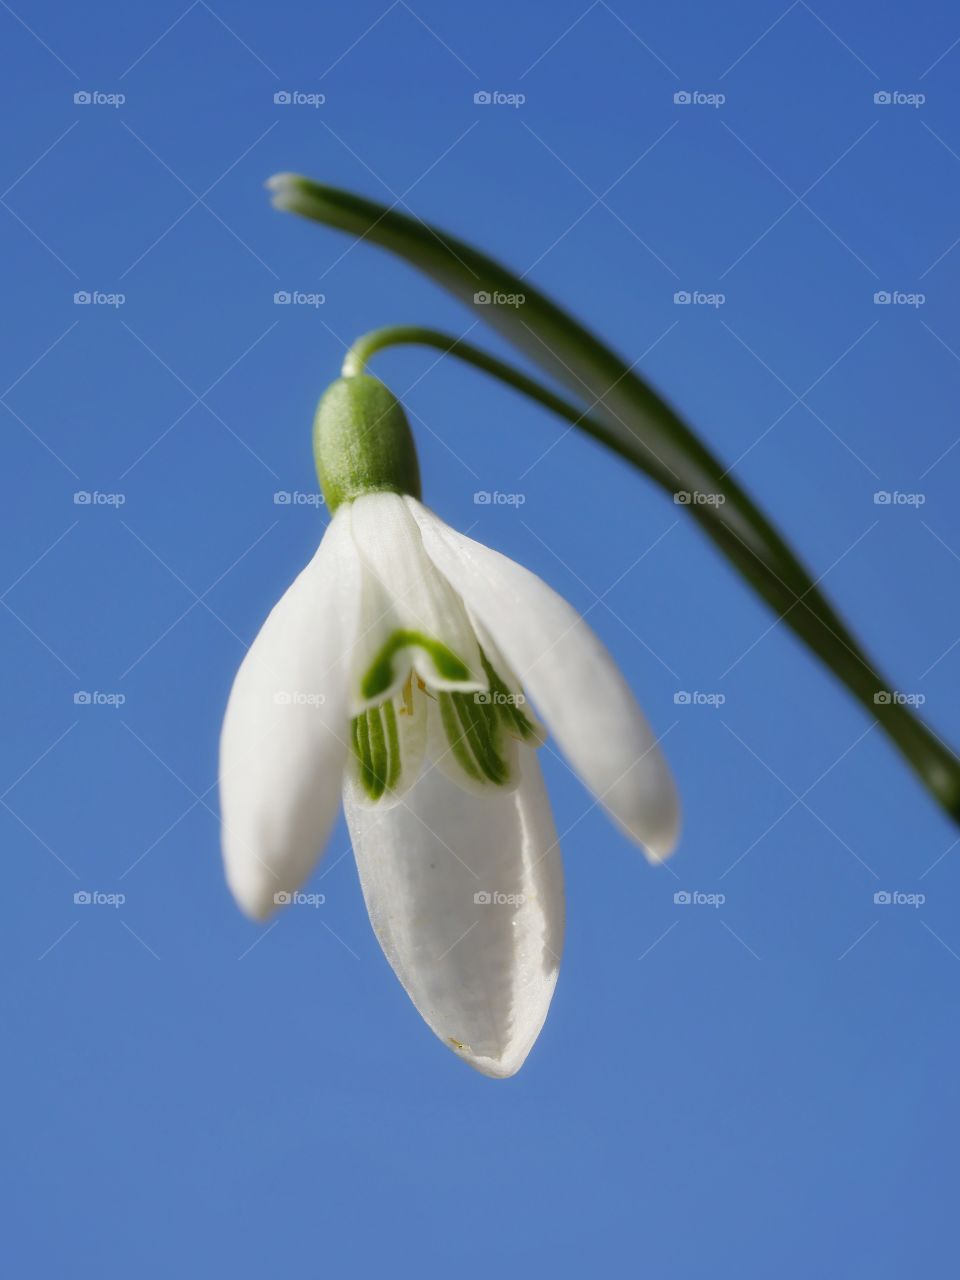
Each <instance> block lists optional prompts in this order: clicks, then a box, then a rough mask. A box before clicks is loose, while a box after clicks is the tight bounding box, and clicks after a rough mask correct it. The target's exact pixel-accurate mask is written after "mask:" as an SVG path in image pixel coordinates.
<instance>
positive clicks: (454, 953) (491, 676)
mask: <svg viewBox="0 0 960 1280" xmlns="http://www.w3.org/2000/svg"><path fill="white" fill-rule="evenodd" d="M524 689H525V690H526V691H527V692H529V694H530V697H531V698H532V700H533V702H534V704H535V705H536V707H537V708H538V711H539V713H540V715H541V716H542V717H543V720H544V721H545V723H546V724H547V725H548V726H549V728H550V730H551V732H552V733H553V736H554V738H555V739H556V741H557V743H558V745H559V747H560V749H561V750H562V751H563V753H564V755H565V756H566V758H567V760H568V761H569V763H570V765H571V766H572V767H573V769H575V770H576V772H577V773H578V774H579V775H580V777H581V778H582V779H583V781H584V782H585V783H586V785H587V786H588V787H589V788H590V790H591V791H592V792H593V793H594V795H595V796H596V797H597V799H598V800H599V801H600V802H601V803H602V804H603V805H604V806H605V807H606V809H607V810H608V811H609V813H610V814H611V815H612V816H613V817H614V818H615V819H616V820H617V822H618V823H619V824H620V826H621V827H622V828H623V829H624V830H625V831H626V832H627V833H628V834H629V835H630V836H631V837H633V839H635V840H636V841H637V842H638V843H639V844H640V845H642V846H643V848H644V850H645V851H646V853H647V855H648V857H649V858H651V859H652V860H659V859H662V858H665V857H667V856H668V855H669V853H670V852H671V850H672V848H673V845H674V842H675V839H676V834H677V826H678V804H677V799H676V794H675V791H674V787H673V782H672V780H671V777H670V774H669V772H668V770H667V767H666V765H665V763H664V761H663V758H662V756H661V754H660V751H659V749H658V747H657V745H656V743H655V741H654V739H653V736H652V734H651V731H650V729H649V727H648V725H647V722H646V720H645V719H644V716H643V713H642V712H641V711H640V708H639V707H638V706H637V704H636V702H635V701H634V698H633V695H632V694H631V692H630V689H629V687H628V686H627V684H626V682H625V680H624V678H623V677H622V675H621V674H620V672H619V671H618V669H617V668H616V666H615V665H614V663H613V661H612V660H611V658H610V656H609V655H608V654H607V652H606V651H605V649H604V648H603V646H602V645H601V643H600V641H599V640H598V639H597V637H596V636H595V635H594V634H593V632H592V631H591V630H590V629H589V627H588V626H587V625H586V623H585V622H584V621H583V619H582V618H580V617H579V615H578V614H577V613H576V611H575V610H574V609H573V608H572V607H571V606H570V605H569V604H567V603H566V601H564V600H563V599H561V597H559V596H558V595H557V594H556V593H555V592H554V591H552V590H551V589H550V588H549V587H548V586H546V584H545V583H543V582H542V581H541V580H540V579H539V578H537V577H536V576H535V575H534V574H532V573H530V572H528V571H527V570H526V569H523V568H521V566H520V565H518V564H515V563H514V562H513V561H511V560H508V559H507V558H506V557H504V556H502V555H499V554H498V553H497V552H495V551H491V550H489V549H487V548H486V547H484V546H481V545H480V544H479V543H477V542H473V541H472V540H471V539H469V538H466V537H463V536H462V535H460V534H458V533H456V532H454V531H453V530H452V529H451V528H449V526H447V525H446V524H445V523H444V522H443V521H442V520H440V519H439V518H438V517H437V516H435V515H434V514H433V513H432V512H431V511H429V510H428V509H427V508H426V507H424V506H423V505H422V504H421V503H420V502H418V501H417V500H416V499H415V498H412V497H401V496H400V495H398V494H396V493H386V492H384V493H370V494H366V495H364V496H362V497H359V498H357V499H356V500H355V501H352V502H349V501H348V502H344V503H343V504H342V505H341V506H340V507H338V509H337V511H336V514H335V515H334V516H333V519H332V521H331V523H330V526H329V527H328V529H327V532H326V534H325V535H324V538H323V540H322V542H321V544H320V548H319V550H318V551H317V554H316V555H315V557H314V558H313V560H312V561H311V562H310V564H308V565H307V567H306V568H305V569H304V570H303V572H302V573H301V574H300V576H299V577H298V578H297V579H296V581H295V582H294V583H293V585H292V586H291V587H290V589H289V590H288V591H287V592H286V594H285V595H284V596H283V598H282V599H281V600H280V602H279V603H278V604H277V606H276V607H275V608H274V610H273V612H272V613H271V614H270V616H269V617H268V618H267V620H266V622H265V623H264V625H263V628H262V630H261V631H260V634H259V636H258V637H257V639H256V640H255V641H254V643H253V645H252V646H251V648H250V650H249V652H248V654H247V656H246V658H245V659H244V662H243V664H242V666H241V668H240V671H239V673H238V674H237V678H236V682H235V684H234V687H233V691H232V693H231V696H230V702H229V706H228V708H227V714H226V719H225V722H224V726H223V737H222V742H221V767H220V786H221V800H222V812H223V823H224V828H223V847H224V857H225V862H226V873H227V879H228V881H229V884H230V888H231V889H232V891H233V894H234V896H235V897H236V899H237V901H238V903H239V904H240V906H241V907H242V908H243V909H244V910H245V911H246V912H247V913H248V914H249V915H251V916H253V917H254V918H256V919H263V918H264V917H266V916H267V915H268V914H269V913H270V912H271V911H272V910H273V909H274V907H275V905H276V904H277V903H282V902H285V901H289V895H291V894H293V893H294V892H295V891H296V890H297V889H299V887H300V886H301V885H302V884H303V883H304V881H305V880H306V878H307V877H308V875H309V874H310V872H311V870H312V869H313V867H314V865H315V863H316V861H317V859H318V857H319V854H320V852H321V850H322V848H323V846H324V844H325V843H326V840H327V837H328V835H329V832H330V828H331V826H332V825H333V822H334V820H335V818H336V815H337V812H338V809H339V803H340V797H341V791H342V795H343V804H344V809H345V811H346V818H347V824H348V827H349V830H350V836H351V839H352V842H353V848H354V852H355V854H356V859H357V866H358V868H359V872H360V880H361V884H362V886H363V893H364V897H365V899H366V904H367V909H368V911H369V913H370V919H371V922H372V924H373V927H374V930H375V931H376V934H377V937H378V939H379V940H380V944H381V946H382V947H383V950H384V952H385V954H386V956H387V959H388V960H389V961H390V964H391V965H392V966H393V968H394V970H395V972H396V974H397V976H398V978H399V979H400V981H401V982H402V983H403V985H404V987H405V988H406V990H407V992H408V994H409V996H410V998H411V999H412V1000H413V1002H414V1004H415V1005H416V1006H417V1008H418V1009H419V1011H420V1013H421V1014H422V1015H423V1017H424V1018H425V1019H426V1021H427V1022H428V1024H429V1025H430V1027H431V1028H432V1029H433V1031H434V1032H436V1034H437V1035H438V1036H439V1037H440V1038H441V1039H442V1040H443V1041H444V1042H445V1043H446V1044H447V1045H448V1046H450V1047H452V1048H453V1049H455V1050H456V1051H457V1052H458V1053H459V1054H460V1055H461V1056H462V1057H463V1058H464V1059H465V1060H466V1061H467V1062H469V1063H470V1064H471V1065H472V1066H474V1067H476V1068H477V1069H478V1070H479V1071H482V1072H484V1073H485V1074H487V1075H491V1076H509V1075H512V1074H513V1073H514V1072H516V1071H517V1070H518V1069H519V1067H520V1066H521V1064H522V1063H523V1061H524V1059H525V1058H526V1056H527V1054H528V1052H529V1051H530V1048H531V1046H532V1045H533V1042H534V1041H535V1039H536V1037H537V1035H538V1034H539V1032H540V1029H541V1027H542V1025H543V1022H544V1019H545V1017H546V1014H547V1009H548V1006H549V1004H550V999H551V996H552V994H553V989H554V986H555V984H556V980H557V971H558V967H559V964H560V954H561V950H562V945H563V914H564V909H563V873H562V867H561V861H560V850H559V847H558V844H557V837H556V832H555V829H554V824H553V819H552V816H551V812H550V806H549V802H548V800H547V797H546V794H545V792H544V787H543V782H542V779H541V775H540V767H539V764H538V762H537V757H536V747H537V746H538V745H539V744H540V742H541V741H542V731H541V730H540V728H539V725H538V724H537V723H536V721H535V720H534V718H533V716H532V715H531V713H530V710H529V708H528V706H527V704H526V701H525V698H524V694H523V690H524Z"/></svg>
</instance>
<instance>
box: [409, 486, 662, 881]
mask: <svg viewBox="0 0 960 1280" xmlns="http://www.w3.org/2000/svg"><path fill="white" fill-rule="evenodd" d="M405 501H406V503H407V506H408V507H409V509H410V511H411V513H412V514H413V516H414V518H415V519H416V521H417V523H418V524H419V526H420V530H421V533H422V534H423V543H424V547H425V548H426V551H427V554H428V555H429V556H430V558H431V560H432V561H433V562H434V564H435V565H436V566H437V568H438V569H439V570H440V572H441V573H442V574H443V575H444V577H445V578H446V579H447V581H448V582H449V583H450V584H451V586H452V587H453V588H454V589H455V590H456V591H457V592H458V593H459V594H460V596H461V597H462V598H463V600H464V601H465V602H466V604H467V607H468V608H469V610H470V611H471V613H473V614H474V615H475V616H476V617H477V618H478V619H479V620H480V621H481V623H482V624H483V626H484V627H485V628H486V629H487V630H488V631H489V632H490V634H491V635H492V636H493V637H494V639H495V641H496V643H497V645H498V646H499V648H500V650H501V651H502V653H503V655H504V657H505V658H506V660H507V662H509V664H510V666H511V667H512V668H513V670H514V671H515V672H516V673H517V676H518V677H519V678H520V680H522V682H523V685H524V687H525V688H526V690H527V692H528V693H529V695H530V697H531V698H532V699H533V702H534V705H535V706H536V707H537V708H538V710H539V712H540V714H541V716H542V717H543V719H544V721H545V723H546V725H547V728H548V729H549V730H550V731H551V733H552V734H553V735H554V737H555V738H556V740H557V742H558V744H559V746H560V749H561V750H562V751H563V753H564V755H565V756H566V757H567V759H568V760H569V762H570V764H571V766H572V767H573V768H574V769H575V770H576V772H577V773H578V774H579V775H580V777H581V778H582V779H583V781H584V782H585V784H586V785H587V786H588V787H589V788H590V790H591V791H592V792H593V794H594V795H595V796H596V797H597V799H598V800H599V801H600V802H601V803H602V804H603V805H604V807H605V808H606V809H607V811H608V812H609V813H610V814H611V816H612V817H613V818H615V819H616V821H617V822H618V823H619V824H620V825H621V826H622V827H623V829H624V830H625V831H626V832H627V834H628V835H630V836H631V837H632V838H633V839H634V840H636V841H637V843H639V844H640V845H641V846H642V847H643V849H644V851H645V853H646V854H647V856H648V857H649V858H650V859H651V861H655V862H657V861H662V860H663V859H665V858H667V857H669V855H670V854H671V853H672V852H673V849H674V846H675V844H676V841H677V836H678V833H679V826H680V805H679V800H678V798H677V793H676V788H675V787H674V784H673V779H672V777H671V775H670V771H669V769H668V767H667V764H666V761H665V760H664V758H663V756H662V754H661V752H660V749H659V747H658V746H657V743H656V739H655V738H654V736H653V733H652V731H651V729H650V726H649V724H648V723H647V720H646V717H645V716H644V714H643V712H642V711H641V710H640V707H639V706H638V705H637V702H636V699H635V698H634V696H633V694H632V692H631V690H630V686H629V685H628V684H627V682H626V680H625V679H624V678H623V676H622V675H621V673H620V670H619V668H618V667H617V665H616V663H615V662H614V661H613V659H612V658H611V657H610V655H609V653H608V652H607V650H606V649H605V648H604V646H603V644H602V643H601V641H600V640H599V639H598V637H597V636H596V635H595V634H594V632H593V631H592V630H591V628H590V627H589V626H588V625H587V623H586V622H585V621H584V620H583V618H581V617H580V615H579V614H578V613H577V611H576V610H575V609H574V608H573V606H572V605H570V604H568V603H567V601H566V600H564V599H563V597H562V596H559V595H557V593H556V592H555V591H554V590H553V589H552V588H550V587H548V586H547V584H546V583H545V582H543V581H542V580H541V579H540V578H538V577H537V576H536V574H534V573H531V572H530V571H529V570H528V569H524V568H523V567H522V566H521V565H518V564H516V563H515V562H514V561H513V560H510V559H508V558H507V557H506V556H503V555H500V554H499V553H498V552H496V551H491V550H490V549H489V548H488V547H485V546H483V545H482V544H481V543H479V542H474V541H473V540H472V539H471V538H466V537H464V536H463V535H462V534H459V533H456V532H455V531H454V530H453V529H451V528H450V527H449V525H447V524H445V523H444V521H442V520H440V519H439V517H437V516H436V515H434V514H433V512H432V511H430V510H429V509H428V508H427V507H424V506H423V505H422V503H420V502H418V501H417V500H416V499H415V498H409V497H408V498H406V499H405Z"/></svg>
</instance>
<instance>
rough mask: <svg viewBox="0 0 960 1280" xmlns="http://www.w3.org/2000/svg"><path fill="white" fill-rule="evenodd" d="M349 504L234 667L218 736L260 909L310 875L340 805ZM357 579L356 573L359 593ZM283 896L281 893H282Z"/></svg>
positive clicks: (229, 846) (242, 888) (245, 875)
mask: <svg viewBox="0 0 960 1280" xmlns="http://www.w3.org/2000/svg"><path fill="white" fill-rule="evenodd" d="M349 524H350V513H349V508H348V507H341V508H340V510H338V511H337V513H336V515H335V516H334V518H333V521H332V523H331V524H330V527H329V528H328V529H327V532H326V534H325V535H324V538H323V541H322V542H321V544H320V548H319V550H318V551H317V553H316V555H315V556H314V558H313V559H312V560H311V561H310V563H309V564H308V565H307V567H306V568H305V569H304V570H303V572H302V573H301V574H300V575H299V577H298V578H297V579H296V580H295V581H294V583H293V584H292V585H291V586H290V588H289V589H288V590H287V591H286V593H285V594H284V595H283V597H282V598H281V599H280V601H279V602H278V604H277V605H276V606H275V608H274V609H273V611H272V612H271V614H270V616H269V617H268V618H267V620H266V622H265V623H264V624H263V627H262V628H261V630H260V633H259V635H258V636H257V638H256V639H255V640H254V642H253V644H252V645H251V646H250V648H249V650H248V651H247V655H246V657H245V658H244V660H243V663H242V664H241V666H240V670H239V671H238V672H237V677H236V680H235V681H234V684H233V689H232V691H231V693H230V700H229V703H228V705H227V712H226V716H225V718H224V722H223V732H222V734H221V738H220V806H221V814H222V819H223V856H224V862H225V867H226V874H227V882H228V884H229V885H230V888H231V890H232V892H233V895H234V897H235V898H236V900H237V902H238V903H239V904H240V906H241V907H242V908H243V910H244V911H245V912H246V913H247V914H248V915H250V916H253V917H254V918H255V919H258V920H262V919H264V918H265V917H266V916H268V915H269V914H270V912H271V911H273V910H274V908H275V906H276V905H279V903H282V902H283V895H285V894H291V893H292V892H294V891H295V890H296V889H298V888H299V887H300V885H302V884H303V882H304V880H305V879H306V878H307V876H308V875H309V874H310V871H311V870H312V868H313V866H314V864H315V863H316V861H317V858H318V857H319V855H320V851H321V849H322V847H323V845H324V843H325V842H326V839H327V836H328V834H329V831H330V827H331V825H332V824H333V821H334V819H335V817H336V815H337V810H338V808H339V801H340V791H341V785H342V777H343V766H344V759H345V756H346V751H347V741H348V720H347V676H346V671H345V665H346V664H345V663H344V661H343V654H344V650H345V649H346V648H348V647H349V643H350V641H351V640H352V635H351V634H350V632H351V625H352V623H351V616H350V615H351V610H350V596H351V594H352V592H351V581H350V561H351V559H352V558H355V553H354V551H353V545H352V543H351V541H350V534H349ZM355 590H356V584H355V582H354V583H353V592H355ZM277 895H280V896H279V899H278V896H277Z"/></svg>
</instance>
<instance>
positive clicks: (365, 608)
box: [351, 493, 486, 713]
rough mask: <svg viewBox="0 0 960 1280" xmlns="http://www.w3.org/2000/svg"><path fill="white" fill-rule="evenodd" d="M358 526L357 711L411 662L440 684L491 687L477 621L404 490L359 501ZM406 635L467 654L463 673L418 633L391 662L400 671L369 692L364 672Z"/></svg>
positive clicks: (354, 523)
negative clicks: (435, 555)
mask: <svg viewBox="0 0 960 1280" xmlns="http://www.w3.org/2000/svg"><path fill="white" fill-rule="evenodd" d="M352 506H353V509H352V517H351V528H352V532H353V538H354V542H355V544H356V547H357V551H358V553H359V557H360V562H361V564H362V587H361V597H362V606H361V607H362V613H361V617H360V625H359V634H358V638H357V647H356V652H355V654H354V658H353V673H354V682H353V683H354V686H355V687H354V689H353V695H352V709H353V711H354V713H356V712H358V711H360V710H362V709H363V708H364V707H367V706H371V705H375V704H376V703H378V702H380V701H381V700H382V699H383V698H384V697H385V696H386V695H387V694H394V693H396V692H397V691H398V690H399V688H400V686H401V685H402V684H403V682H404V680H405V679H406V677H407V674H408V673H409V671H410V668H411V666H412V667H413V668H414V669H415V670H416V672H417V674H418V675H419V676H420V678H421V679H422V680H424V681H425V682H426V683H427V684H428V685H429V686H430V687H431V688H433V689H458V690H462V691H468V690H475V689H484V688H486V678H485V677H484V674H483V668H482V667H481V665H480V652H479V649H478V647H477V640H476V636H475V635H474V633H473V627H472V626H471V625H470V620H469V618H468V617H467V613H466V610H465V609H464V607H463V603H462V602H461V601H460V599H459V598H458V596H457V595H456V593H455V592H453V591H451V589H450V587H449V586H448V585H447V583H446V581H445V580H444V578H443V576H442V575H441V574H439V573H438V572H437V570H436V568H435V567H434V565H433V562H432V561H431V560H430V558H429V556H427V554H426V553H425V551H424V549H423V542H422V539H421V537H420V531H419V529H418V528H417V525H416V521H414V520H413V519H412V518H411V516H410V512H409V511H408V510H407V506H406V504H405V502H404V500H403V498H401V497H400V496H399V495H398V494H395V493H371V494H365V495H364V496H363V497H361V498H357V500H356V501H355V502H354V503H353V504H352ZM398 633H406V634H407V635H409V636H411V637H414V636H418V635H419V636H422V637H423V638H424V640H425V641H428V642H439V643H440V644H441V645H444V646H446V648H447V649H448V650H449V651H450V652H451V654H452V655H454V657H455V658H456V659H459V661H460V664H461V667H462V668H464V670H462V674H461V675H459V676H453V677H448V676H445V675H444V673H443V672H442V671H441V670H439V669H438V668H437V665H436V662H435V660H434V657H433V656H431V654H430V653H429V652H428V650H427V649H426V648H424V647H420V646H418V645H417V643H416V640H415V639H411V640H410V642H409V643H408V644H406V645H404V646H403V647H401V648H400V649H399V650H398V651H397V652H396V653H395V654H393V656H392V658H391V659H390V660H389V665H390V666H391V667H392V677H391V678H390V679H389V681H384V682H383V683H381V684H378V685H377V688H376V691H375V692H373V691H370V690H364V689H363V687H362V685H363V680H364V677H365V676H366V675H367V673H368V672H370V670H371V668H372V667H373V665H374V664H375V663H376V662H377V660H378V658H379V657H380V656H381V655H382V654H383V652H384V648H385V646H386V645H388V644H389V642H390V641H391V639H392V638H393V637H395V636H397V634H398Z"/></svg>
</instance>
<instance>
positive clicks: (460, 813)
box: [344, 748, 563, 1076]
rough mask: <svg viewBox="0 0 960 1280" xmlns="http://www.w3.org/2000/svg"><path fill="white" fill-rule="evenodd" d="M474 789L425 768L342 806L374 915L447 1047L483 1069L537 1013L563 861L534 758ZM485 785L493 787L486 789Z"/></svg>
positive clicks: (499, 1058) (511, 1068) (551, 960)
mask: <svg viewBox="0 0 960 1280" xmlns="http://www.w3.org/2000/svg"><path fill="white" fill-rule="evenodd" d="M522 755H523V761H522V768H523V780H522V781H521V783H520V786H519V787H518V788H517V789H516V790H515V791H512V792H508V793H504V792H500V791H497V792H495V793H494V794H492V795H490V794H488V795H487V796H484V797H481V796H477V795H472V794H469V793H468V792H466V791H464V790H462V789H461V788H460V787H458V786H456V785H455V784H454V783H452V782H450V781H449V780H448V779H447V778H446V777H445V776H444V775H443V774H442V773H441V772H440V771H439V770H437V769H428V771H427V772H426V773H424V774H423V775H422V777H421V778H420V780H419V781H418V782H417V784H416V786H415V787H414V788H413V790H412V791H411V792H410V793H409V794H408V796H407V797H406V799H405V800H404V801H403V802H402V803H401V804H398V805H395V806H393V807H392V808H390V809H386V810H378V809H376V808H372V807H370V806H367V805H363V804H357V803H356V802H355V800H354V796H353V786H352V784H348V785H347V787H346V788H345V791H344V808H345V810H346V815H347V824H348V826H349V828H350V835H351V838H352V840H353V849H354V853H355V854H356V858H357V866H358V868H359V871H360V882H361V884H362V886H363V894H364V898H365V899H366V903H367V910H368V911H369V913H370V920H371V922H372V924H373V927H374V930H375V931H376V934H377V937H378V939H379V940H380V945H381V946H382V947H383V950H384V953H385V954H386V957H387V959H388V960H389V961H390V964H391V965H392V966H393V969H394V972H395V973H396V975H397V977H398V978H399V979H400V981H401V982H402V983H403V986H404V987H405V989H406V991H407V994H408V995H409V996H410V998H411V1000H412V1001H413V1003H414V1004H415V1005H416V1006H417V1008H418V1009H419V1011H420V1013H421V1014H422V1015H423V1017H424V1018H425V1020H426V1021H427V1023H428V1024H429V1026H430V1027H431V1029H432V1030H433V1031H434V1032H435V1033H436V1034H437V1035H438V1036H439V1037H440V1039H441V1040H443V1042H444V1043H445V1044H446V1045H447V1047H448V1048H451V1049H453V1050H454V1051H455V1052H456V1053H458V1054H459V1055H460V1056H461V1057H462V1058H464V1059H465V1060H466V1061H467V1062H469V1064H470V1065H471V1066H472V1067H475V1068H476V1069H477V1070H478V1071H481V1072H483V1074H484V1075H488V1076H511V1075H513V1074H514V1073H515V1072H516V1071H518V1070H519V1069H520V1067H521V1066H522V1064H523V1061H524V1059H525V1058H526V1056H527V1054H528V1053H529V1052H530V1049H531V1047H532V1045H533V1042H534V1041H535V1040H536V1038H537V1036H538V1035H539V1033H540V1029H541V1027H542V1026H543V1022H544V1019H545V1018H546V1016H547V1009H548V1008H549V1005H550V1000H551V997H552V995H553V989H554V987H555V986H556V981H557V973H558V969H559V965H560V954H561V950H562V946H563V869H562V865H561V861H560V850H559V847H558V845H557V842H556V833H555V830H554V825H553V817H552V815H551V813H550V804H549V801H548V800H547V797H546V794H545V792H544V788H543V781H542V779H541V776H540V767H539V765H538V764H537V760H536V756H535V754H534V752H533V751H532V750H530V749H529V748H524V750H523V752H522ZM491 790H493V789H491Z"/></svg>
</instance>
